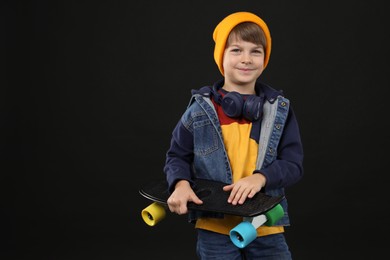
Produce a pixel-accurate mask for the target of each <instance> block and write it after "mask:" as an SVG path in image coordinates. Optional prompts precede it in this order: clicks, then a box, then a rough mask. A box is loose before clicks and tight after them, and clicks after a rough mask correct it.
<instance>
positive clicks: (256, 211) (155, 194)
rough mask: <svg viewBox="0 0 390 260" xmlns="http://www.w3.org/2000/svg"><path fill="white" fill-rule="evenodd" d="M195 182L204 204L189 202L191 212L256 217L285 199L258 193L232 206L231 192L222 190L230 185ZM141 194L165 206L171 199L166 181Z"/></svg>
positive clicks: (154, 183) (149, 186)
mask: <svg viewBox="0 0 390 260" xmlns="http://www.w3.org/2000/svg"><path fill="white" fill-rule="evenodd" d="M194 182H195V186H194V187H193V189H194V192H195V194H196V195H197V196H198V197H199V198H200V199H201V200H202V201H203V204H202V205H196V204H195V203H193V202H189V203H188V205H187V207H188V209H189V210H200V211H208V212H216V213H222V214H229V215H236V216H241V217H255V216H257V215H260V214H262V213H264V212H267V211H268V210H270V209H271V208H273V207H274V206H275V205H277V204H278V203H280V202H281V201H282V199H283V198H284V196H278V197H272V196H269V195H266V194H265V193H263V192H258V193H257V194H256V195H255V196H254V197H253V198H251V199H249V198H248V199H246V200H245V203H244V204H237V205H232V204H231V203H228V202H227V200H228V197H229V194H230V192H226V191H223V190H222V187H223V186H226V185H228V184H226V183H222V182H217V181H211V180H204V179H196V180H194ZM139 192H140V194H141V195H142V196H144V197H145V198H147V199H150V200H152V201H154V202H158V203H161V204H164V205H166V204H167V200H168V197H169V193H168V183H167V181H166V180H164V179H160V180H153V181H151V182H149V183H147V184H145V185H144V186H142V187H141V189H140V190H139Z"/></svg>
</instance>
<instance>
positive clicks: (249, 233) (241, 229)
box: [230, 221, 257, 248]
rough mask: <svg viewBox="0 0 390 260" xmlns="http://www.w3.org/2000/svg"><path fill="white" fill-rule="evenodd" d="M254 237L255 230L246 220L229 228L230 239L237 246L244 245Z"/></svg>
mask: <svg viewBox="0 0 390 260" xmlns="http://www.w3.org/2000/svg"><path fill="white" fill-rule="evenodd" d="M256 237H257V231H256V229H255V227H254V226H253V225H252V224H251V223H249V222H248V221H243V222H241V223H240V224H238V225H237V226H236V227H234V228H233V229H232V230H230V240H231V241H232V242H233V244H234V245H236V246H237V247H239V248H244V247H246V246H247V245H248V244H249V243H251V242H252V241H253V240H255V239H256Z"/></svg>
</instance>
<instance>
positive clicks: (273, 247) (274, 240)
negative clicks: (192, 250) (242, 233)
mask: <svg viewBox="0 0 390 260" xmlns="http://www.w3.org/2000/svg"><path fill="white" fill-rule="evenodd" d="M197 231H198V240H197V244H196V253H197V255H198V258H199V259H201V260H208V259H214V260H217V259H221V260H237V259H245V260H249V259H256V260H259V259H260V260H291V259H292V258H291V253H290V250H289V248H288V245H287V243H286V240H285V237H284V234H283V233H282V234H274V235H268V236H263V237H257V238H256V239H255V240H254V241H252V243H250V244H249V245H247V246H246V247H245V248H242V249H241V248H238V247H236V246H235V245H234V244H233V242H232V241H231V240H230V237H229V236H227V235H222V234H219V233H215V232H211V231H208V230H203V229H197Z"/></svg>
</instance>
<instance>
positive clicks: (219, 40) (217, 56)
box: [213, 12, 271, 75]
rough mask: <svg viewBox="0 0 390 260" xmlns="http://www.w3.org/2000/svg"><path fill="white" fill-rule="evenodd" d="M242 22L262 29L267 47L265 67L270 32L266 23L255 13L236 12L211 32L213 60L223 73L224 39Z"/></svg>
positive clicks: (265, 57)
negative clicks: (213, 46)
mask: <svg viewBox="0 0 390 260" xmlns="http://www.w3.org/2000/svg"><path fill="white" fill-rule="evenodd" d="M243 22H253V23H255V24H257V25H259V26H260V28H261V29H262V30H263V31H264V34H265V39H266V41H267V47H266V49H265V56H264V69H265V67H267V64H268V60H269V56H270V54H271V34H270V31H269V29H268V26H267V24H266V23H265V22H264V21H263V20H262V19H261V18H260V17H258V16H257V15H255V14H253V13H249V12H236V13H233V14H230V15H228V16H227V17H225V18H224V19H223V20H222V21H221V22H220V23H219V24H218V25H217V27H215V30H214V33H213V39H214V42H215V48H214V60H215V62H216V63H217V66H218V68H219V71H220V72H221V73H222V75H224V71H223V54H224V52H225V46H226V41H227V39H228V37H229V34H230V32H231V30H233V28H234V27H235V26H236V25H238V24H240V23H243Z"/></svg>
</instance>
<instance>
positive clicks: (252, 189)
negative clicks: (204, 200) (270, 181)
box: [223, 173, 266, 205]
mask: <svg viewBox="0 0 390 260" xmlns="http://www.w3.org/2000/svg"><path fill="white" fill-rule="evenodd" d="M265 183H266V178H265V177H264V175H262V174H260V173H255V174H252V175H250V176H248V177H245V178H242V179H240V180H238V181H237V182H236V183H233V184H230V185H226V186H224V187H223V190H224V191H230V196H229V198H228V202H229V203H231V204H233V205H237V203H238V204H243V203H244V202H245V200H246V198H253V196H255V194H256V193H258V192H259V191H260V190H261V188H263V187H264V186H265Z"/></svg>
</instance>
